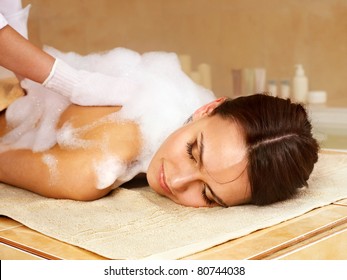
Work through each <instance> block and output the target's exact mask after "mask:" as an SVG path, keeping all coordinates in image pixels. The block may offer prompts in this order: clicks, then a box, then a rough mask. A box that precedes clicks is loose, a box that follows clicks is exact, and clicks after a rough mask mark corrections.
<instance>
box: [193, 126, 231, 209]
mask: <svg viewBox="0 0 347 280" xmlns="http://www.w3.org/2000/svg"><path fill="white" fill-rule="evenodd" d="M198 150H199V162H200V168H202V167H204V161H203V158H204V151H205V145H204V134H203V133H202V132H201V133H200V141H199V145H198ZM205 170H206V169H205ZM206 172H207V174H208V175H209V173H208V171H207V170H206ZM209 176H210V175H209ZM210 177H211V176H210ZM205 186H206V188H207V189H208V190H209V191H210V193H211V195H212V197H213V199H214V200H215V202H217V203H218V204H220V205H221V206H223V207H229V206H228V205H227V204H226V203H225V202H224V201H223V199H221V198H220V197H218V196H217V195H216V194H215V193H214V191H213V190H212V189H211V187H210V186H209V185H207V184H206V185H205Z"/></svg>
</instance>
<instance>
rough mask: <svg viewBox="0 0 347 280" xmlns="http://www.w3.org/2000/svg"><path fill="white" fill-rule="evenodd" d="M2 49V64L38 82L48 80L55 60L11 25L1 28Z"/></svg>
mask: <svg viewBox="0 0 347 280" xmlns="http://www.w3.org/2000/svg"><path fill="white" fill-rule="evenodd" d="M0 50H1V51H0V65H2V66H3V67H5V68H7V69H8V70H11V71H12V72H14V73H16V74H17V75H19V76H22V77H26V78H28V79H30V80H33V81H35V82H38V83H43V82H44V81H45V80H46V78H47V77H48V76H49V74H50V72H51V69H52V67H53V64H54V61H55V58H54V57H52V56H51V55H49V54H47V53H46V52H44V51H42V50H41V49H39V48H38V47H36V46H35V45H33V44H32V43H30V42H29V41H28V40H26V39H25V38H24V37H22V36H21V35H20V34H19V33H18V32H17V31H15V30H14V29H13V28H12V27H11V26H9V25H6V26H5V27H4V28H2V29H0Z"/></svg>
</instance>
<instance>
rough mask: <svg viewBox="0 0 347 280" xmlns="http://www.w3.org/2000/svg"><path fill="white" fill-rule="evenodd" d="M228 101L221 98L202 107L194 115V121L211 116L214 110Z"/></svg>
mask: <svg viewBox="0 0 347 280" xmlns="http://www.w3.org/2000/svg"><path fill="white" fill-rule="evenodd" d="M226 99H227V97H221V98H218V99H216V100H214V101H212V102H210V103H207V104H205V105H204V106H202V107H200V108H199V109H198V110H196V111H195V113H194V114H193V120H198V119H200V118H202V117H205V116H208V115H210V114H211V113H212V112H213V110H214V109H215V108H217V107H218V106H219V105H220V104H222V103H223V102H224V101H225V100H226Z"/></svg>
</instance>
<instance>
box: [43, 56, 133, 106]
mask: <svg viewBox="0 0 347 280" xmlns="http://www.w3.org/2000/svg"><path fill="white" fill-rule="evenodd" d="M42 85H43V86H44V87H46V88H48V89H50V90H52V91H54V92H57V93H59V94H61V95H64V96H66V97H68V98H69V99H70V101H71V102H72V103H74V104H77V105H82V106H113V105H119V106H122V105H124V104H125V103H126V101H127V100H128V99H129V98H131V95H132V94H129V92H130V93H135V92H136V91H137V90H138V87H137V85H136V83H135V82H133V81H132V80H131V79H130V78H128V77H127V76H126V75H120V76H117V77H113V76H108V75H105V74H101V73H97V72H88V71H84V70H77V69H74V68H72V67H71V66H69V65H68V64H67V63H65V62H64V61H62V60H60V59H58V58H57V59H56V60H55V63H54V66H53V68H52V70H51V73H50V75H49V76H48V78H47V79H46V80H45V81H44V82H43V84H42ZM125 93H126V94H125Z"/></svg>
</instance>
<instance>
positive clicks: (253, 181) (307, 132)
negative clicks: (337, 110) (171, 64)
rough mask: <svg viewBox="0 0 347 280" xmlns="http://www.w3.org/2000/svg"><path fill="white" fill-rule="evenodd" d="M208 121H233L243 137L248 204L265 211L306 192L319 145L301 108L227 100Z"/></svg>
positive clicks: (274, 100)
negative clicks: (263, 207) (216, 118)
mask: <svg viewBox="0 0 347 280" xmlns="http://www.w3.org/2000/svg"><path fill="white" fill-rule="evenodd" d="M213 115H219V116H221V117H222V118H224V119H231V120H234V121H236V122H237V123H238V124H239V125H240V126H241V127H242V129H243V131H244V135H245V139H246V145H247V147H248V167H247V171H248V177H249V181H250V185H251V190H252V201H251V203H253V204H256V205H266V204H270V203H274V202H277V201H281V200H285V199H288V198H290V197H292V196H293V195H294V194H295V193H296V191H297V189H298V188H301V187H303V186H307V180H308V178H309V176H310V174H311V172H312V170H313V167H314V164H315V163H316V162H317V160H318V150H319V145H318V143H317V141H316V139H314V138H313V136H312V125H311V123H310V121H309V119H308V115H307V112H306V110H305V108H304V107H303V106H302V105H301V104H296V103H292V102H291V101H290V100H289V99H281V98H278V97H273V96H269V95H266V94H255V95H250V96H244V97H239V98H236V99H233V100H232V99H227V100H226V101H225V102H224V103H223V104H221V105H220V106H218V107H217V108H216V109H215V110H214V112H213Z"/></svg>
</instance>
